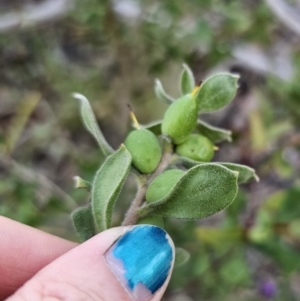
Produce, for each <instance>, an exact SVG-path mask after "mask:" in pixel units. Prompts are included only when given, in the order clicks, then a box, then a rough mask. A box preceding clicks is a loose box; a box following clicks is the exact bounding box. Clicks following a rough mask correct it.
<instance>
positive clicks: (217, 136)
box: [196, 119, 232, 143]
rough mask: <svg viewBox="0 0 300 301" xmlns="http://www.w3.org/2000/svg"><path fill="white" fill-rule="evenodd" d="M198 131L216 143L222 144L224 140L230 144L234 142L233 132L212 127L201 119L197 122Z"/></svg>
mask: <svg viewBox="0 0 300 301" xmlns="http://www.w3.org/2000/svg"><path fill="white" fill-rule="evenodd" d="M196 131H197V132H198V133H199V134H202V135H204V136H206V137H207V138H208V139H209V140H211V141H212V142H214V143H218V142H222V141H224V140H227V141H229V142H231V141H232V138H231V131H228V130H225V129H221V128H218V127H215V126H212V125H210V124H208V123H206V122H204V121H202V120H199V119H198V121H197V125H196Z"/></svg>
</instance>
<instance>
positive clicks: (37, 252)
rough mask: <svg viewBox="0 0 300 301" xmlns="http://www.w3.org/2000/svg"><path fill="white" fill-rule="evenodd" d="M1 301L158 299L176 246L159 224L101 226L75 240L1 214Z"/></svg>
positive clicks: (172, 262)
mask: <svg viewBox="0 0 300 301" xmlns="http://www.w3.org/2000/svg"><path fill="white" fill-rule="evenodd" d="M0 242H1V243H0V300H4V299H5V298H6V297H9V296H10V297H9V298H8V299H7V301H21V300H22V301H24V300H26V301H27V300H28V301H40V300H47V301H62V300H64V301H67V300H72V301H77V300H78V301H79V300H80V301H85V300H93V301H96V300H102V301H110V300H114V301H118V300H120V301H129V300H136V301H150V300H151V301H158V300H160V299H161V297H162V294H163V292H164V291H165V289H166V286H167V284H168V282H169V279H170V276H171V272H172V269H173V264H174V245H173V242H172V240H171V239H170V237H169V236H168V235H167V234H166V232H165V231H164V230H162V229H160V228H158V227H155V226H149V225H140V226H135V227H118V228H112V229H109V230H107V231H104V232H102V233H100V234H98V235H97V236H95V237H93V238H92V239H90V240H88V241H87V242H85V243H83V244H81V245H77V244H75V243H73V242H69V241H67V240H63V239H61V238H58V237H55V236H53V235H50V234H47V233H44V232H42V231H39V230H37V229H33V228H31V227H28V226H25V225H22V224H20V223H17V222H15V221H12V220H10V219H7V218H4V217H0Z"/></svg>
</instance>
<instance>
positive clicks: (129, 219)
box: [122, 137, 173, 226]
mask: <svg viewBox="0 0 300 301" xmlns="http://www.w3.org/2000/svg"><path fill="white" fill-rule="evenodd" d="M163 138H164V153H163V155H162V158H161V160H160V163H159V164H158V166H157V168H156V169H155V171H154V172H153V173H152V174H151V175H150V176H149V177H148V179H147V180H146V181H145V182H144V183H143V184H142V185H141V186H140V188H139V190H138V192H137V195H136V197H135V199H134V200H133V202H132V203H131V206H130V207H129V210H128V211H127V213H126V216H125V218H124V221H123V223H122V226H129V225H134V224H136V223H137V221H138V218H139V216H138V214H137V211H138V209H139V208H140V207H141V205H142V204H143V202H144V199H145V195H146V191H147V188H148V186H149V185H150V183H151V182H152V181H153V180H154V179H155V178H156V177H157V176H158V175H159V174H161V173H162V172H163V171H164V170H165V169H166V168H167V167H168V165H169V163H170V160H171V158H172V155H173V147H172V144H171V143H170V141H169V140H168V139H167V138H165V137H163Z"/></svg>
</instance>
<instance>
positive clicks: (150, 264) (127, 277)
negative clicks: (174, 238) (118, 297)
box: [106, 225, 174, 301]
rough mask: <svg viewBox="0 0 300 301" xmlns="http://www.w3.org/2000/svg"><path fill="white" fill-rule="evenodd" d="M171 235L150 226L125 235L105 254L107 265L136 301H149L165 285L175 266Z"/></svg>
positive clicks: (136, 228)
mask: <svg viewBox="0 0 300 301" xmlns="http://www.w3.org/2000/svg"><path fill="white" fill-rule="evenodd" d="M173 258H174V254H173V247H172V245H171V244H170V238H169V236H168V234H167V233H166V232H165V231H164V230H163V229H161V228H159V227H156V226H150V225H141V226H136V227H134V228H133V229H131V230H129V231H128V232H126V233H125V234H124V235H123V236H122V237H121V238H120V239H119V240H118V241H117V242H116V243H115V244H114V245H113V246H112V247H111V248H110V249H109V250H108V252H107V253H106V261H107V263H108V265H109V266H110V268H111V269H112V271H113V272H114V274H115V275H116V277H117V278H118V279H119V281H120V282H121V283H122V284H123V285H124V286H125V287H126V289H127V290H128V292H129V293H130V295H131V296H132V297H133V299H134V300H138V301H147V300H149V299H150V298H151V297H152V296H153V295H154V294H155V292H156V291H157V290H159V289H160V288H161V287H162V285H163V284H164V283H165V281H166V279H167V277H168V275H169V273H170V270H171V267H172V263H173Z"/></svg>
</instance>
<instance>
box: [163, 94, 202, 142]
mask: <svg viewBox="0 0 300 301" xmlns="http://www.w3.org/2000/svg"><path fill="white" fill-rule="evenodd" d="M197 118H198V109H197V103H196V100H195V98H194V97H193V96H192V94H187V95H185V96H183V97H181V98H179V99H178V100H176V101H175V102H174V103H172V104H171V105H170V107H169V108H168V110H167V111H166V113H165V115H164V119H163V122H162V133H163V134H165V135H167V136H169V137H171V139H172V142H173V143H174V144H180V143H182V142H183V141H184V140H185V139H186V138H187V136H188V135H189V134H190V133H191V132H192V131H193V129H194V128H195V126H196V123H197Z"/></svg>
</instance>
